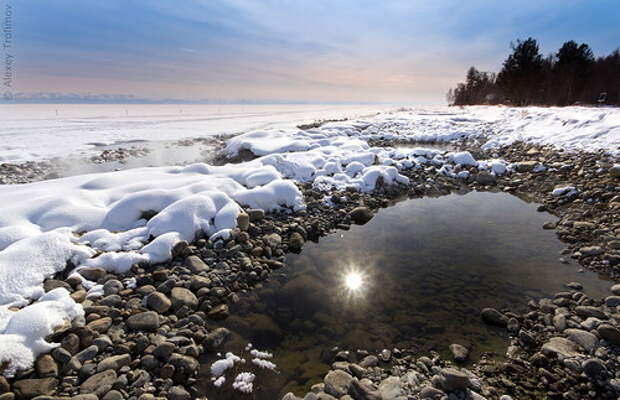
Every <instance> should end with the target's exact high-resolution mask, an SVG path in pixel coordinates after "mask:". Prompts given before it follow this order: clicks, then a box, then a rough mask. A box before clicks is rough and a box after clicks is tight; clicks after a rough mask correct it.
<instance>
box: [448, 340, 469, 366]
mask: <svg viewBox="0 0 620 400" xmlns="http://www.w3.org/2000/svg"><path fill="white" fill-rule="evenodd" d="M449 348H450V351H451V352H452V356H453V357H454V361H456V362H460V363H462V362H465V361H466V360H467V358H468V357H469V349H468V348H467V347H465V346H463V345H460V344H457V343H453V344H451V345H450V347H449Z"/></svg>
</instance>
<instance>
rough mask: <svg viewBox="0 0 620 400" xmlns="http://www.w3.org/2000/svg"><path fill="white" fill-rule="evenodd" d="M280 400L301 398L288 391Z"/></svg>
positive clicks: (298, 399) (297, 399)
mask: <svg viewBox="0 0 620 400" xmlns="http://www.w3.org/2000/svg"><path fill="white" fill-rule="evenodd" d="M282 400H301V399H300V398H299V397H297V396H295V394H294V393H293V392H288V393H287V394H285V395H284V396H282Z"/></svg>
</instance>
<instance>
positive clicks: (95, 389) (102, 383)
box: [80, 369, 117, 396]
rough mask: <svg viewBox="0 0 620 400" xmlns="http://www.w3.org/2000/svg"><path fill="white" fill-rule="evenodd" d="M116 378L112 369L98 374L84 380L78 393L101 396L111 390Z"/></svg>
mask: <svg viewBox="0 0 620 400" xmlns="http://www.w3.org/2000/svg"><path fill="white" fill-rule="evenodd" d="M116 378H117V375H116V371H114V370H113V369H109V370H107V371H103V372H99V373H97V374H95V375H93V376H91V377H90V378H88V379H86V380H85V381H84V383H82V384H81V385H80V393H82V394H85V393H92V394H95V395H97V396H103V395H104V394H106V393H107V392H109V391H110V390H111V389H112V385H113V384H114V382H116Z"/></svg>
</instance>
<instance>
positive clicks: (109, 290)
mask: <svg viewBox="0 0 620 400" xmlns="http://www.w3.org/2000/svg"><path fill="white" fill-rule="evenodd" d="M123 288H124V286H123V283H122V282H121V281H119V280H118V279H110V280H108V281H106V283H104V284H103V294H105V295H106V296H109V295H111V294H117V293H118V292H120V291H121V290H123ZM99 303H101V301H100V302H99Z"/></svg>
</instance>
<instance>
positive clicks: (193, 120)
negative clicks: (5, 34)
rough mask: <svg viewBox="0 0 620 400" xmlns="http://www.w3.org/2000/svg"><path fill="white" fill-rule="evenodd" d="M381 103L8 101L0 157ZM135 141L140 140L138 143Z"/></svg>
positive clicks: (34, 156)
mask: <svg viewBox="0 0 620 400" xmlns="http://www.w3.org/2000/svg"><path fill="white" fill-rule="evenodd" d="M391 108H393V107H390V106H377V105H370V106H364V105H308V104H294V105H290V104H284V105H271V104H270V105H219V104H146V105H145V104H129V105H125V104H8V105H6V104H5V105H2V107H0V120H1V121H2V124H1V125H0V162H20V161H31V160H41V159H49V158H52V157H66V156H79V155H88V153H89V152H91V151H93V150H95V149H97V147H98V146H101V145H110V144H119V143H126V142H127V143H132V142H140V141H169V140H178V139H185V138H195V137H204V136H212V135H221V134H224V135H231V134H239V133H243V132H247V131H251V130H255V129H265V128H290V127H294V126H296V125H299V124H303V123H309V122H312V121H314V120H320V119H341V118H355V117H360V116H365V115H372V114H375V113H377V112H379V111H382V110H387V109H391ZM134 144H135V143H134Z"/></svg>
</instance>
